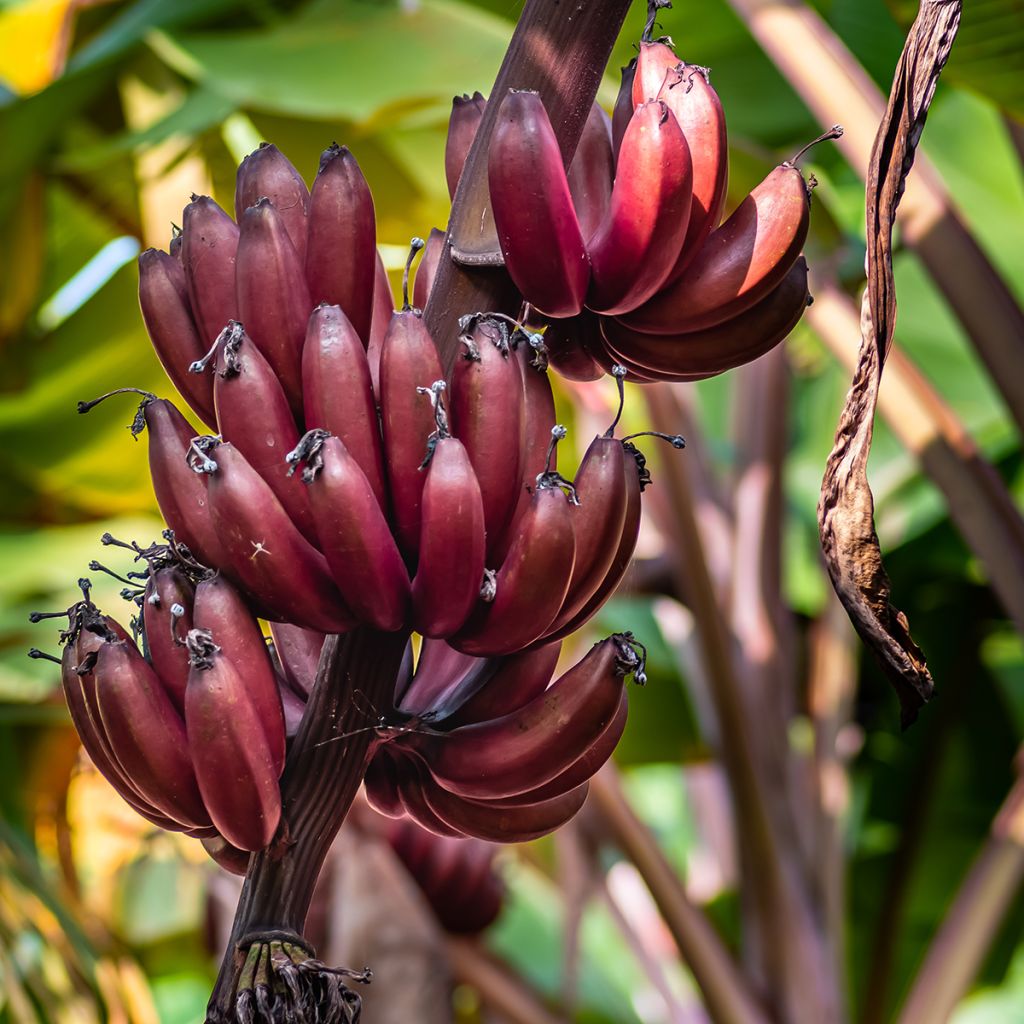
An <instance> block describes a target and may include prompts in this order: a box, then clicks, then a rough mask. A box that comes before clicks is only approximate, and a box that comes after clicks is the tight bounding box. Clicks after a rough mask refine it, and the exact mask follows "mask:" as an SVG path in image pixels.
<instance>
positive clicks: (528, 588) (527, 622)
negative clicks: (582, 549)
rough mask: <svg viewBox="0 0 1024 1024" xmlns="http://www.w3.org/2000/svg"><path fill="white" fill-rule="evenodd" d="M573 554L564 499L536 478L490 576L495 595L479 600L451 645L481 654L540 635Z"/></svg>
mask: <svg viewBox="0 0 1024 1024" xmlns="http://www.w3.org/2000/svg"><path fill="white" fill-rule="evenodd" d="M575 557H576V540H575V538H574V536H573V524H572V515H571V512H570V508H569V499H568V498H567V497H566V496H565V494H563V493H562V491H561V489H560V488H559V487H558V486H554V485H550V484H543V483H542V484H538V489H537V492H536V493H535V494H534V496H533V498H532V499H531V501H530V507H529V509H528V510H527V512H526V514H525V515H524V516H523V519H522V521H521V524H520V527H519V532H518V534H517V535H516V538H515V540H514V541H513V542H512V546H511V547H510V548H509V553H508V555H507V556H506V557H505V561H504V562H503V563H502V565H501V568H500V569H499V570H498V572H497V575H496V577H495V585H494V586H495V596H494V599H493V600H492V601H490V602H486V601H484V600H481V601H480V602H479V603H478V605H477V608H476V610H475V611H474V612H473V614H472V615H471V616H470V618H469V621H468V622H467V623H466V625H465V626H464V627H463V629H462V630H460V631H459V632H458V633H457V634H456V635H455V636H454V637H452V638H451V641H450V643H451V645H452V646H453V647H455V648H457V649H458V650H460V651H464V652H466V653H467V654H473V655H476V656H478V657H485V656H491V655H495V654H509V653H511V652H512V651H518V650H521V649H522V648H524V647H527V646H529V645H530V644H532V643H533V642H534V641H536V640H539V639H540V638H541V637H542V636H543V635H544V633H545V631H546V630H547V628H548V627H549V626H550V625H551V623H552V622H553V621H554V618H555V616H556V615H557V614H558V609H559V608H560V607H561V605H562V601H563V600H564V599H565V594H566V591H567V590H568V586H569V579H570V578H571V576H572V569H573V563H574V561H575Z"/></svg>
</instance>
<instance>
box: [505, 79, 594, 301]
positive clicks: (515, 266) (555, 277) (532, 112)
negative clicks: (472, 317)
mask: <svg viewBox="0 0 1024 1024" xmlns="http://www.w3.org/2000/svg"><path fill="white" fill-rule="evenodd" d="M487 176H488V182H489V187H490V195H491V208H492V211H493V213H494V222H495V224H496V226H497V229H498V240H499V242H500V244H501V251H502V254H503V255H504V257H505V269H506V270H507V271H508V273H509V276H510V277H511V278H512V280H513V281H514V282H515V285H516V287H517V288H518V289H519V291H520V292H522V294H523V298H525V299H526V301H527V302H529V303H530V304H531V305H533V306H536V307H537V309H539V310H540V311H541V312H542V313H546V314H547V315H548V316H553V317H565V316H575V315H576V314H577V313H578V312H579V311H580V310H581V309H582V308H583V300H584V298H585V297H586V292H587V282H588V281H589V279H590V263H589V261H588V259H587V251H586V246H585V244H584V241H583V235H582V233H581V231H580V225H579V220H578V219H577V217H576V210H575V209H574V208H573V203H572V195H571V193H570V192H569V182H568V180H567V178H566V174H565V168H564V166H563V165H562V156H561V153H560V151H559V147H558V140H557V138H556V137H555V132H554V129H553V128H552V127H551V122H550V120H549V119H548V114H547V111H546V110H545V109H544V104H543V102H542V101H541V98H540V96H539V95H538V94H537V93H535V92H515V91H512V92H509V93H508V95H507V96H506V97H505V98H504V99H503V100H502V103H501V109H500V111H499V114H498V120H497V123H496V124H495V126H494V132H493V135H492V136H491V145H490V152H489V153H488V160H487Z"/></svg>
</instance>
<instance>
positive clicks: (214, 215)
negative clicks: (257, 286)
mask: <svg viewBox="0 0 1024 1024" xmlns="http://www.w3.org/2000/svg"><path fill="white" fill-rule="evenodd" d="M181 216H182V220H181V223H182V229H181V239H182V241H181V263H182V266H183V267H184V268H185V279H186V280H187V282H188V294H189V298H190V299H191V303H192V316H193V317H194V318H195V323H196V326H197V327H198V328H199V336H200V338H201V340H202V342H203V345H204V346H207V347H209V346H210V345H212V344H213V343H214V342H215V341H216V340H217V335H219V334H220V332H221V331H222V330H223V328H224V325H225V324H226V323H227V322H228V321H229V320H237V319H238V298H237V296H236V293H235V260H236V257H237V253H238V238H239V235H238V225H237V224H236V223H235V222H234V221H233V220H232V219H231V218H230V217H229V216H228V215H227V214H226V213H225V212H224V211H223V210H222V209H221V208H220V207H219V206H218V205H217V204H216V203H215V202H214V201H213V200H212V199H211V198H210V197H209V196H193V197H192V202H191V203H189V204H188V206H186V207H185V209H184V211H183V212H182V215H181Z"/></svg>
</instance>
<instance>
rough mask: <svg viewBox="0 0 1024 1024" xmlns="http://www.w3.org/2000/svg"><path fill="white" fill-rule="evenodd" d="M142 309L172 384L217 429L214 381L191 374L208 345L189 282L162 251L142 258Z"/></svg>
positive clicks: (172, 259) (140, 302) (201, 417)
mask: <svg viewBox="0 0 1024 1024" xmlns="http://www.w3.org/2000/svg"><path fill="white" fill-rule="evenodd" d="M139 306H140V307H141V308H142V319H143V320H144V321H145V323H146V330H147V331H148V332H149V337H150V340H151V341H152V342H153V348H154V349H155V350H156V354H157V358H158V359H159V360H160V365H161V366H163V368H164V370H165V372H166V373H167V376H168V377H170V378H171V383H172V384H173V385H174V386H175V387H176V388H177V389H178V392H179V394H180V395H181V396H182V398H184V399H185V401H186V402H188V404H189V405H190V406H191V408H192V410H193V411H194V412H195V414H196V415H197V416H198V417H199V418H200V419H201V420H202V421H203V422H204V423H205V424H206V425H207V426H208V427H211V428H213V427H215V426H216V423H217V420H216V415H215V413H214V411H213V382H212V381H211V380H210V379H209V378H205V379H204V378H197V377H196V376H195V375H193V374H190V373H189V372H188V368H189V366H191V365H192V363H193V362H194V361H195V360H197V359H201V358H202V356H203V353H204V352H205V351H206V345H204V344H203V340H202V338H200V337H199V331H198V330H197V329H196V325H195V321H193V319H192V309H191V306H190V304H189V297H188V282H187V281H186V280H185V271H184V269H183V268H182V266H181V261H180V260H178V259H176V258H175V257H174V256H169V255H168V254H167V253H165V252H161V251H160V250H159V249H147V250H146V251H145V252H144V253H142V255H141V256H139Z"/></svg>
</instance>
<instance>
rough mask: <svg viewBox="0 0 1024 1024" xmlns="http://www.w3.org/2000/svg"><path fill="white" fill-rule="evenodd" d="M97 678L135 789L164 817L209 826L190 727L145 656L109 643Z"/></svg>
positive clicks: (108, 726) (106, 723) (102, 709)
mask: <svg viewBox="0 0 1024 1024" xmlns="http://www.w3.org/2000/svg"><path fill="white" fill-rule="evenodd" d="M92 675H93V677H94V679H95V685H96V703H97V706H98V708H99V713H100V719H101V721H102V723H103V730H104V732H105V733H106V734H107V737H108V739H109V741H110V748H111V750H112V751H113V752H114V755H115V756H116V758H117V760H118V763H119V764H120V765H121V767H122V769H123V770H124V773H125V775H126V776H127V777H128V778H129V779H131V781H132V785H133V786H134V787H135V788H136V789H137V790H138V791H139V793H140V794H141V795H142V797H143V798H144V799H145V800H146V801H147V802H148V803H150V804H151V805H152V806H154V807H156V808H157V809H158V810H159V811H160V812H161V813H162V814H166V815H168V816H169V817H171V818H174V819H175V820H176V821H180V822H181V823H182V824H184V825H187V826H188V827H190V828H202V827H204V826H207V825H209V824H210V816H209V814H208V812H207V809H206V808H205V807H204V806H203V801H202V799H201V797H200V795H199V789H198V787H197V785H196V776H195V771H194V770H193V767H192V762H191V759H190V757H189V747H188V740H187V737H186V735H185V723H184V722H183V721H182V719H181V716H180V715H179V714H178V712H177V711H176V710H175V708H174V705H173V704H172V703H171V700H170V698H169V697H168V696H167V694H166V692H165V691H164V688H163V687H162V686H161V685H160V682H159V680H158V679H157V677H156V673H155V672H154V671H153V670H152V669H151V668H150V667H149V665H148V664H146V661H145V659H144V658H143V657H142V655H141V654H139V652H138V651H137V650H136V649H135V647H134V646H133V645H132V644H130V643H128V642H127V641H123V640H122V641H116V642H110V643H104V644H102V645H101V646H100V647H99V649H98V650H97V651H96V658H95V663H94V666H93V668H92Z"/></svg>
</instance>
